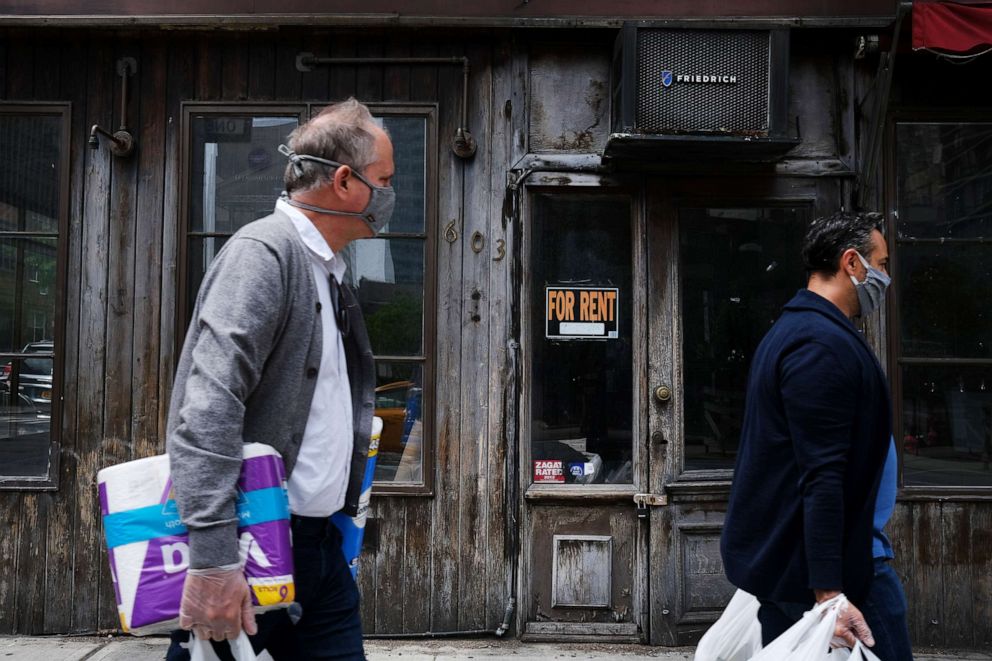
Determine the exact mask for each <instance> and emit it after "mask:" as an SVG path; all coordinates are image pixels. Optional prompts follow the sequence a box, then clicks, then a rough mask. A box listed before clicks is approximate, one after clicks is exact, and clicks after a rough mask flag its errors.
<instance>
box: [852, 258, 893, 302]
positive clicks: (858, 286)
mask: <svg viewBox="0 0 992 661" xmlns="http://www.w3.org/2000/svg"><path fill="white" fill-rule="evenodd" d="M858 259H860V260H861V263H862V264H864V265H865V269H867V271H868V272H867V273H866V274H865V279H864V282H858V279H857V278H855V277H854V276H853V275H852V276H851V282H853V283H854V290H855V291H856V292H858V303H859V304H860V305H861V312H860V315H861V316H862V317H867V316H868V315H870V314H871V313H872V312H874V311H875V310H878V309H879V308H881V307H882V303H884V302H885V290H886V289H888V287H889V284H890V283H891V282H892V278H890V277H889V276H887V275H885V273H883V272H882V271H879V270H878V269H876V268H875V267H873V266H872V265H871V264H869V263H868V260H867V259H865V258H864V257H862V256H861V253H858Z"/></svg>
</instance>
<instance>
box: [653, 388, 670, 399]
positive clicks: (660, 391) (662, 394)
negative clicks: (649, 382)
mask: <svg viewBox="0 0 992 661" xmlns="http://www.w3.org/2000/svg"><path fill="white" fill-rule="evenodd" d="M654 398H655V399H657V400H658V401H659V402H667V401H668V400H670V399H671V398H672V389H671V388H669V387H668V386H658V387H657V388H655V389H654Z"/></svg>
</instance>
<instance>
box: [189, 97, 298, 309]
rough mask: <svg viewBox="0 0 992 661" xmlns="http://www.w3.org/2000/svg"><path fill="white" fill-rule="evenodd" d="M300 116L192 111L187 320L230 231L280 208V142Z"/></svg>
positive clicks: (282, 165) (282, 160)
mask: <svg viewBox="0 0 992 661" xmlns="http://www.w3.org/2000/svg"><path fill="white" fill-rule="evenodd" d="M299 122H300V119H299V115H298V114H293V115H283V116H280V115H275V114H267V115H252V114H248V113H245V114H236V113H208V112H204V113H194V114H192V116H191V117H190V119H189V130H190V179H189V190H190V195H189V219H188V222H187V226H188V228H189V231H188V232H187V235H186V236H187V242H188V243H187V250H188V256H187V272H186V301H187V305H186V321H187V323H188V321H189V318H190V315H191V314H192V313H193V303H194V302H195V301H196V293H197V292H198V291H199V290H200V283H201V282H202V281H203V275H204V274H205V273H206V272H207V267H208V266H210V262H211V261H213V259H214V257H216V256H217V253H218V252H220V249H221V248H223V247H224V243H225V242H226V241H227V239H228V237H230V236H231V235H232V234H234V233H235V232H237V231H238V230H239V229H241V228H242V227H244V226H245V225H247V224H248V223H250V222H251V221H253V220H258V219H259V218H263V217H265V216H267V215H269V214H270V213H272V210H273V208H275V203H276V199H277V198H278V197H279V193H281V192H282V190H283V172H284V171H285V169H286V157H285V156H283V155H282V154H280V153H279V152H278V147H279V145H281V144H282V143H283V142H285V141H286V137H287V136H288V135H289V134H290V132H291V131H292V130H293V129H295V128H296V127H297V126H298V125H299Z"/></svg>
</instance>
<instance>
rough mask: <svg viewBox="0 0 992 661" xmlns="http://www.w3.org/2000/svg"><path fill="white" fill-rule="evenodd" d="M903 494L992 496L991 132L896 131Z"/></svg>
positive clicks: (969, 127)
mask: <svg viewBox="0 0 992 661" xmlns="http://www.w3.org/2000/svg"><path fill="white" fill-rule="evenodd" d="M896 159H897V167H896V176H897V181H896V195H897V209H898V213H897V217H896V220H895V229H896V232H895V244H896V256H895V257H896V259H895V263H896V271H897V272H896V274H895V281H894V290H895V292H896V295H897V300H898V305H897V306H896V307H897V316H898V319H899V322H898V328H899V353H898V356H897V362H898V374H897V378H898V379H899V388H898V390H897V392H901V398H900V401H898V402H897V404H898V408H899V410H900V414H899V416H898V417H897V422H896V424H897V434H898V437H899V438H900V439H901V441H902V450H903V480H904V484H906V485H907V486H912V485H917V486H921V485H938V486H992V347H990V345H992V244H990V243H989V237H990V236H992V124H960V123H915V122H913V123H900V124H898V125H897V127H896Z"/></svg>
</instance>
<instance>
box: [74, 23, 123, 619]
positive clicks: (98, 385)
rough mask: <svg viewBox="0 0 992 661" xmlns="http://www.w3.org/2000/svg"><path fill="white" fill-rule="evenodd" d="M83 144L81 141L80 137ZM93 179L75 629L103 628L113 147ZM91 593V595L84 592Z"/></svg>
mask: <svg viewBox="0 0 992 661" xmlns="http://www.w3.org/2000/svg"><path fill="white" fill-rule="evenodd" d="M113 55H114V53H113V47H112V45H111V44H109V43H107V42H106V41H103V42H97V43H92V42H91V44H90V48H89V58H88V60H89V65H90V73H89V75H88V88H89V95H88V96H87V108H86V117H87V122H86V123H87V125H90V124H101V125H102V126H104V127H107V126H112V121H113V98H114V97H113V83H114V78H115V76H114V57H113ZM76 139H77V140H78V139H80V138H78V137H77V138H76ZM84 158H85V162H86V175H85V180H84V182H83V186H84V190H85V197H84V204H83V235H82V250H83V252H82V254H83V256H84V259H83V261H82V264H81V273H80V277H81V287H82V289H81V292H80V308H81V309H80V328H79V344H80V350H79V362H78V367H77V370H78V371H77V373H76V381H77V388H78V390H77V392H78V395H77V399H76V407H77V411H78V414H77V420H78V423H77V429H76V434H77V436H78V439H79V441H78V445H77V452H78V453H79V468H78V470H77V473H76V480H75V485H74V486H75V489H76V502H77V508H78V510H77V519H76V528H75V531H74V533H75V534H74V535H73V538H72V540H73V543H74V544H75V547H76V548H75V558H76V561H75V564H74V567H73V569H74V574H73V576H74V578H73V584H74V586H75V591H74V593H75V594H76V595H80V598H77V599H74V600H73V602H72V606H71V607H72V610H73V618H72V626H73V629H74V630H76V631H93V630H96V629H97V628H98V623H97V613H98V609H99V599H97V598H94V595H97V594H99V580H100V573H101V569H100V561H101V557H100V547H101V545H102V542H103V539H102V535H101V527H100V511H99V505H98V502H97V499H96V498H95V497H94V496H95V493H96V487H95V482H96V471H97V470H98V469H99V468H101V467H102V465H103V459H104V457H103V437H102V435H103V429H104V426H103V423H104V417H103V402H104V383H105V380H104V379H105V374H106V366H105V356H106V352H107V343H106V340H107V336H106V328H107V300H108V297H107V286H108V283H107V265H108V250H109V249H108V245H109V242H110V237H109V235H108V234H109V215H110V183H111V182H110V172H111V159H112V158H113V157H112V156H111V155H110V151H109V149H107V147H106V144H102V145H101V148H100V149H98V150H95V151H90V150H86V154H85V156H84ZM86 593H88V596H89V598H82V597H81V595H83V594H86Z"/></svg>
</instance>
